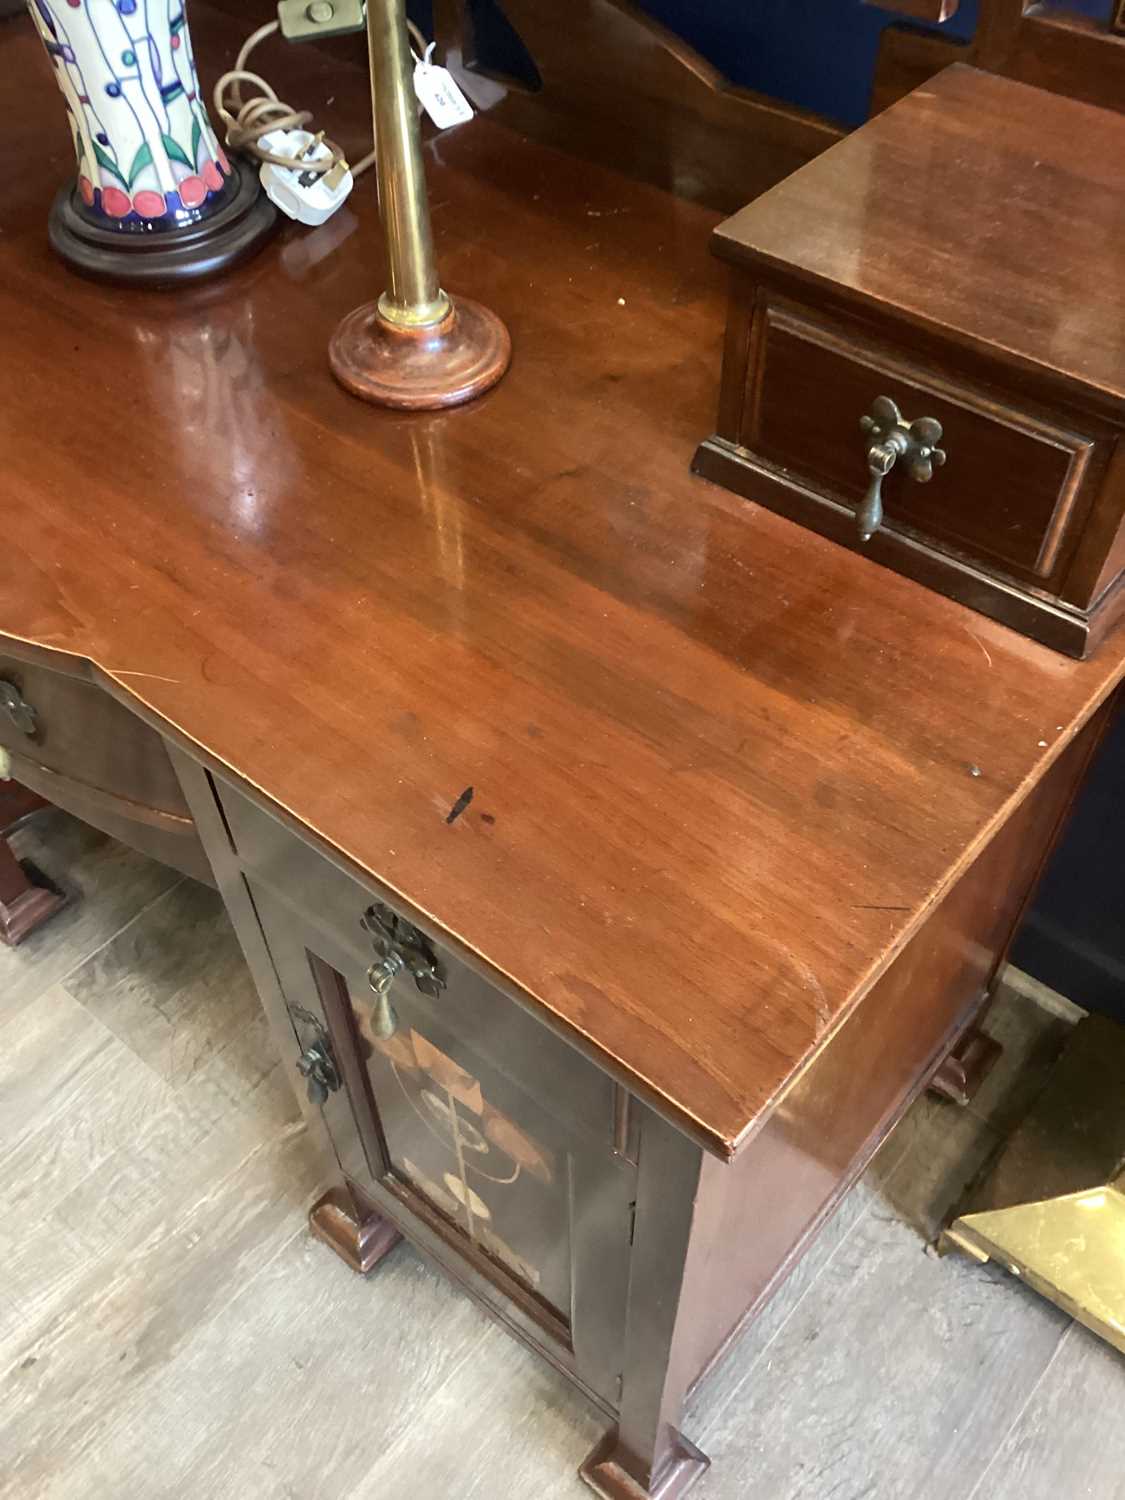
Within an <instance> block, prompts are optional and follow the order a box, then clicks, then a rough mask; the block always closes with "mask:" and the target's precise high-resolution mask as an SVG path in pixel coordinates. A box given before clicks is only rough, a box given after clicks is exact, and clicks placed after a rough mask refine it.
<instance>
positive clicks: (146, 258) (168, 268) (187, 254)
mask: <svg viewBox="0 0 1125 1500" xmlns="http://www.w3.org/2000/svg"><path fill="white" fill-rule="evenodd" d="M232 175H233V177H234V184H233V192H232V195H231V197H230V200H229V201H228V202H227V203H224V204H223V206H222V207H221V208H220V209H218V210H217V211H216V212H215V213H214V214H212V216H211V217H210V218H209V219H203V220H201V222H200V223H198V224H192V225H189V226H187V227H186V228H182V229H168V230H163V231H161V232H159V233H154V234H132V233H127V232H125V231H122V230H114V229H112V228H109V227H102V226H100V225H96V224H91V223H90V222H89V220H88V219H86V218H85V217H84V216H83V214H82V212H81V205H80V203H79V201H78V190H77V188H76V187H75V186H74V184H73V183H70V184H68V185H67V186H65V187H63V188H61V189H60V190H59V193H58V195H57V197H56V198H55V201H54V203H53V204H52V206H51V214H50V218H49V220H48V223H47V232H48V235H49V237H50V241H51V248H52V249H53V250H54V251H55V253H56V254H57V255H58V256H59V257H60V259H62V260H64V261H65V262H66V264H67V265H68V266H70V268H71V269H72V270H74V271H78V272H80V273H81V274H82V275H83V276H91V277H93V278H94V280H96V281H112V282H117V283H124V284H126V285H132V286H144V287H156V288H166V287H177V286H181V285H183V284H184V283H186V282H196V281H200V280H203V279H204V278H206V277H209V276H217V275H218V274H219V273H220V272H221V271H225V270H227V269H228V268H229V267H231V266H234V265H237V264H238V263H239V262H240V261H244V260H246V259H247V258H248V257H249V256H251V255H253V254H254V252H255V251H256V250H258V249H260V248H261V246H262V245H264V244H265V242H266V240H268V239H270V238H271V237H272V235H273V234H274V233H275V231H276V230H277V227H278V224H279V222H280V219H279V215H278V211H277V209H276V208H275V207H274V205H273V204H272V203H271V202H270V200H269V199H268V198H267V197H266V195H265V193H264V192H263V191H262V186H261V183H260V182H259V181H258V175H257V173H256V172H254V171H253V170H252V169H251V168H250V167H248V166H240V165H239V164H238V163H233V164H232Z"/></svg>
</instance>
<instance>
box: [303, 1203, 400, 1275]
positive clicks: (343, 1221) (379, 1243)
mask: <svg viewBox="0 0 1125 1500" xmlns="http://www.w3.org/2000/svg"><path fill="white" fill-rule="evenodd" d="M309 1229H310V1230H311V1231H312V1234H313V1237H314V1239H318V1240H320V1241H322V1242H323V1243H324V1244H325V1245H327V1246H329V1248H330V1249H332V1250H335V1252H336V1254H337V1255H338V1256H339V1257H340V1259H341V1260H342V1261H343V1262H344V1263H345V1265H347V1266H350V1268H351V1269H352V1270H353V1271H356V1272H358V1273H359V1275H360V1276H366V1275H367V1273H368V1272H369V1271H373V1270H374V1269H375V1267H376V1266H377V1265H378V1264H379V1262H380V1261H381V1260H382V1259H383V1256H384V1255H386V1254H387V1252H388V1251H390V1250H393V1249H394V1247H395V1246H396V1245H397V1244H398V1242H399V1240H400V1239H401V1238H402V1235H401V1234H399V1232H398V1230H397V1229H396V1228H395V1227H394V1225H393V1224H392V1223H391V1222H390V1220H389V1219H384V1218H383V1216H382V1215H381V1214H376V1213H372V1214H368V1215H367V1216H366V1218H363V1219H361V1218H359V1217H358V1215H357V1212H356V1208H355V1205H354V1203H353V1202H352V1198H351V1194H350V1193H348V1192H347V1191H346V1189H344V1188H333V1189H332V1190H331V1192H328V1193H325V1195H324V1197H323V1198H321V1199H320V1201H319V1202H318V1203H316V1204H314V1205H313V1207H312V1208H311V1209H310V1210H309Z"/></svg>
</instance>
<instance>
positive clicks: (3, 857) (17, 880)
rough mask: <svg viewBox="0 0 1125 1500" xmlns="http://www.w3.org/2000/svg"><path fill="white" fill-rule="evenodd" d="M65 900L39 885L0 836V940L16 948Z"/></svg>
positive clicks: (57, 893) (56, 892)
mask: <svg viewBox="0 0 1125 1500" xmlns="http://www.w3.org/2000/svg"><path fill="white" fill-rule="evenodd" d="M65 901H66V898H65V896H63V895H62V894H61V893H60V892H58V891H55V890H52V889H51V888H50V887H49V886H47V885H40V884H37V883H36V882H35V881H34V880H33V879H32V878H31V874H30V873H29V872H28V870H26V869H25V868H24V866H23V865H21V864H20V862H19V860H18V859H17V858H16V856H15V854H14V853H13V852H12V848H11V845H10V844H9V843H8V841H7V839H5V838H3V837H0V942H4V943H7V945H8V946H9V947H10V948H14V947H15V945H16V944H17V943H21V942H23V940H24V938H25V937H27V935H28V933H30V932H34V931H35V929H36V928H37V927H40V926H42V924H43V923H44V922H45V921H46V920H47V918H48V917H52V916H54V914H55V912H57V911H58V909H59V907H60V906H62V905H64V904H65Z"/></svg>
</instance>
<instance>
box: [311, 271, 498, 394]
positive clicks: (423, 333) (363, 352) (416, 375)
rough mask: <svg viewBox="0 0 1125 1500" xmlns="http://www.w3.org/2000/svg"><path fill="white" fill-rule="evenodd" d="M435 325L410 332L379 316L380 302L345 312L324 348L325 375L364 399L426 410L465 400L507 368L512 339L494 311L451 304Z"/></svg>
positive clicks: (461, 300)
mask: <svg viewBox="0 0 1125 1500" xmlns="http://www.w3.org/2000/svg"><path fill="white" fill-rule="evenodd" d="M448 307H449V311H448V312H447V313H446V314H445V316H444V317H443V318H442V319H441V320H440V321H439V322H437V323H433V324H423V325H422V326H420V327H417V328H414V327H410V326H409V325H404V324H401V323H397V322H395V321H394V320H393V318H391V317H388V316H387V315H386V313H385V311H384V303H383V299H382V298H380V300H379V301H378V302H368V303H365V304H364V306H363V307H357V308H356V310H355V312H353V313H349V314H348V316H347V317H346V318H345V319H344V321H343V322H342V323H341V324H340V326H339V327H338V328H337V330H336V332H335V334H334V335H333V337H332V342H331V344H330V345H329V348H328V357H329V359H330V361H331V363H332V373H333V374H334V375H335V377H336V379H337V380H338V381H339V382H340V384H341V385H343V386H346V387H347V389H348V390H349V391H351V392H352V393H353V395H356V396H362V397H363V399H364V400H365V401H374V402H377V403H378V404H379V405H380V406H397V407H400V408H402V409H404V410H410V409H415V410H420V411H422V410H434V409H436V408H439V407H443V406H458V405H460V403H461V402H463V401H471V400H472V398H473V397H474V396H479V395H481V394H482V393H483V392H484V391H486V390H488V388H489V387H490V386H493V385H495V384H496V382H497V381H498V380H499V379H500V377H501V375H503V373H504V371H505V370H506V369H507V368H508V362H509V360H510V359H511V357H512V341H511V339H510V337H509V335H508V330H507V329H506V328H505V327H504V325H503V323H501V321H500V319H499V318H498V317H497V316H496V314H495V313H492V312H489V310H488V308H487V307H482V306H481V305H480V303H479V302H471V301H470V300H469V299H468V298H467V297H459V298H457V300H456V301H453V300H452V299H450V300H449V303H448Z"/></svg>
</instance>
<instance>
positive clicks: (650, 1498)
mask: <svg viewBox="0 0 1125 1500" xmlns="http://www.w3.org/2000/svg"><path fill="white" fill-rule="evenodd" d="M624 1458H625V1455H624V1454H622V1453H621V1451H620V1449H619V1448H618V1443H617V1433H616V1431H610V1432H607V1433H606V1435H605V1437H604V1438H602V1440H601V1442H600V1443H598V1445H597V1446H596V1447H595V1448H594V1449H593V1450H592V1452H591V1453H590V1456H589V1457H588V1458H587V1459H586V1462H585V1463H584V1464H583V1465H582V1467H581V1468H580V1469H579V1470H578V1476H579V1478H580V1479H582V1480H583V1481H584V1482H585V1483H586V1484H588V1485H589V1486H590V1488H591V1489H592V1490H593V1491H594V1493H595V1495H601V1496H602V1497H603V1500H680V1497H681V1495H686V1494H687V1492H688V1490H689V1489H690V1488H691V1486H692V1485H693V1484H694V1483H695V1481H696V1480H697V1479H699V1478H700V1477H701V1476H702V1475H703V1474H705V1473H706V1472H707V1470H708V1468H709V1467H710V1464H711V1460H710V1459H709V1458H708V1457H707V1455H706V1453H702V1452H701V1451H700V1450H699V1449H698V1448H697V1447H696V1446H695V1444H694V1443H691V1442H689V1441H688V1440H687V1438H686V1437H684V1435H683V1434H682V1433H677V1434H676V1441H675V1446H674V1448H673V1450H672V1452H671V1454H670V1455H669V1457H668V1460H667V1461H666V1462H665V1464H664V1465H663V1466H662V1468H661V1471H660V1473H659V1475H658V1476H657V1478H656V1479H655V1480H654V1481H653V1483H652V1484H651V1485H650V1487H649V1488H648V1489H646V1488H645V1486H644V1485H643V1484H641V1482H640V1481H639V1480H637V1479H634V1477H633V1475H632V1474H630V1473H629V1471H628V1469H627V1468H626V1467H625V1464H624Z"/></svg>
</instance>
